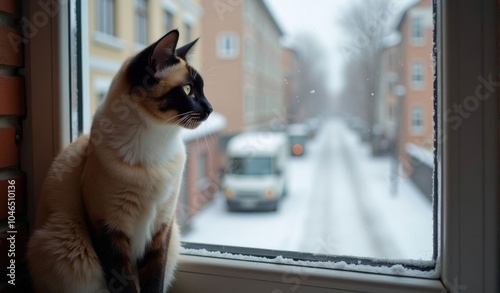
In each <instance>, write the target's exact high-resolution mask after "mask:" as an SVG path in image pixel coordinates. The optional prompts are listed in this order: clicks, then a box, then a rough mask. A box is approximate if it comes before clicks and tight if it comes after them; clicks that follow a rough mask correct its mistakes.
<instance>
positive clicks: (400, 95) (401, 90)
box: [391, 84, 406, 196]
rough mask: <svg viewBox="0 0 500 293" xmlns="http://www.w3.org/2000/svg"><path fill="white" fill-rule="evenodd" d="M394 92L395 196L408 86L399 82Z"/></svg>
mask: <svg viewBox="0 0 500 293" xmlns="http://www.w3.org/2000/svg"><path fill="white" fill-rule="evenodd" d="M393 93H394V95H395V96H396V105H397V108H396V109H397V111H396V113H395V114H396V119H395V120H396V123H395V127H394V128H395V129H394V133H395V136H394V138H395V139H394V147H393V154H392V166H391V194H392V195H393V196H395V195H396V194H397V193H398V179H399V178H398V169H399V149H400V148H401V144H400V141H401V124H403V109H404V108H403V106H404V98H405V96H406V88H405V87H404V86H403V85H401V84H398V85H396V86H395V87H394V89H393Z"/></svg>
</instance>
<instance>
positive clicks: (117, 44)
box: [85, 0, 125, 51]
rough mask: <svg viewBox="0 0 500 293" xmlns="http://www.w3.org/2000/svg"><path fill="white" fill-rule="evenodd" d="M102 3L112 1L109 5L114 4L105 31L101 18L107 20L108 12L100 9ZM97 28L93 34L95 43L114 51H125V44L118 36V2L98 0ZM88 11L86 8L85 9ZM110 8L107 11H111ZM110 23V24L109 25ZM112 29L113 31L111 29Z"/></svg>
mask: <svg viewBox="0 0 500 293" xmlns="http://www.w3.org/2000/svg"><path fill="white" fill-rule="evenodd" d="M100 1H110V2H109V3H113V7H112V14H111V15H112V17H111V19H109V20H106V24H105V25H104V29H103V28H102V27H101V24H100V23H101V21H102V20H101V18H102V17H104V18H106V15H105V14H106V12H107V11H101V10H100V9H99V7H98V6H99V2H100ZM95 4H96V7H95V9H96V26H95V31H94V32H93V34H92V37H93V40H94V42H96V43H97V44H100V45H102V46H105V47H107V48H109V49H113V50H118V51H121V50H124V49H125V42H124V41H123V40H122V39H120V38H119V37H118V36H117V24H116V19H117V18H116V9H117V5H116V4H117V3H116V0H96V1H95ZM85 9H86V8H85ZM109 9H110V7H107V8H106V9H105V10H109ZM108 22H109V23H108ZM109 27H111V29H109Z"/></svg>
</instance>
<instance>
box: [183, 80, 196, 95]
mask: <svg viewBox="0 0 500 293" xmlns="http://www.w3.org/2000/svg"><path fill="white" fill-rule="evenodd" d="M182 89H183V90H184V92H185V93H186V95H188V96H190V95H191V94H192V93H193V87H192V86H191V85H190V84H189V83H186V84H185V85H183V86H182Z"/></svg>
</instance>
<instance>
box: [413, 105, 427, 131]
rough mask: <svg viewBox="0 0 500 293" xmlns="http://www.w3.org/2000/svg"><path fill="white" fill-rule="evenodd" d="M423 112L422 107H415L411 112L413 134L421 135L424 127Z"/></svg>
mask: <svg viewBox="0 0 500 293" xmlns="http://www.w3.org/2000/svg"><path fill="white" fill-rule="evenodd" d="M422 116H423V111H422V108H421V107H418V106H416V107H413V109H412V112H411V129H412V132H413V133H416V134H419V133H421V132H422V129H423V127H424V125H423V124H424V119H423V117H422Z"/></svg>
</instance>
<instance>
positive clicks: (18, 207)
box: [0, 176, 25, 220]
mask: <svg viewBox="0 0 500 293" xmlns="http://www.w3.org/2000/svg"><path fill="white" fill-rule="evenodd" d="M12 181H14V182H12ZM11 183H13V184H11ZM9 192H10V193H9ZM9 194H10V198H13V201H14V202H15V205H14V204H10V205H11V206H12V207H15V210H14V211H15V215H16V218H20V215H21V214H22V213H23V212H24V209H25V205H24V180H23V179H22V177H20V176H18V177H13V178H7V179H2V180H0V220H4V219H7V218H8V217H9V214H8V213H7V212H8V211H9V203H8V202H9ZM11 201H12V200H11Z"/></svg>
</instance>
